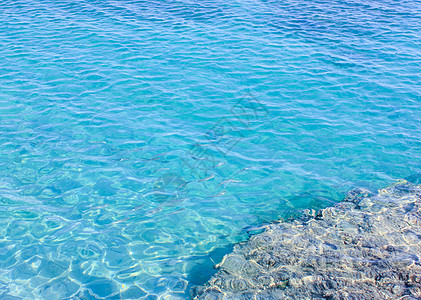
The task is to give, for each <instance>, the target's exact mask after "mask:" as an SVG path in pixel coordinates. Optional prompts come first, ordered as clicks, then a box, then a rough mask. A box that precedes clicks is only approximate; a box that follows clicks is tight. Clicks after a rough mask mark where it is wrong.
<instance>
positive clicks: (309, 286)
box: [193, 182, 421, 299]
mask: <svg viewBox="0 0 421 300" xmlns="http://www.w3.org/2000/svg"><path fill="white" fill-rule="evenodd" d="M420 259H421V185H418V186H417V185H412V184H410V183H408V182H401V183H399V184H396V185H395V186H392V187H390V188H387V189H383V190H380V191H379V192H378V194H376V195H371V194H370V192H369V191H367V190H364V189H356V190H353V191H351V192H350V193H348V195H347V197H346V198H345V200H344V201H343V202H341V203H338V204H336V205H335V206H333V207H329V208H326V209H323V210H321V211H319V212H318V213H307V214H305V217H303V218H302V219H297V220H293V221H291V222H283V223H276V224H272V225H270V226H269V227H268V229H267V230H266V231H265V232H263V233H261V234H258V235H255V236H253V237H252V238H251V239H250V240H249V241H248V242H246V243H243V244H239V245H237V246H235V248H234V251H233V252H232V253H231V254H228V255H226V256H225V257H224V258H223V260H222V262H221V263H220V264H218V265H217V266H216V267H217V268H218V269H219V271H218V272H217V273H216V274H215V275H214V276H213V277H212V278H211V279H210V280H209V282H208V283H207V284H206V285H204V286H198V287H195V288H194V289H193V297H194V298H195V299H421V262H420Z"/></svg>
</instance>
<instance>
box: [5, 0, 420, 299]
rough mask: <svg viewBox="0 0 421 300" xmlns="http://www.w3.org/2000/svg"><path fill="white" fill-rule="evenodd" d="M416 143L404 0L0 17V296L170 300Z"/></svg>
mask: <svg viewBox="0 0 421 300" xmlns="http://www.w3.org/2000/svg"><path fill="white" fill-rule="evenodd" d="M420 137H421V2H420V1H401V0H399V1H398V0H383V1H378V0H373V1H360V0H355V1H351V0H346V1H337V0H329V1H315V0H286V1H264V0H250V1H248V0H234V1H228V2H223V1H219V0H203V1H196V0H191V1H188V0H180V1H172V0H167V1H164V0H162V1H155V0H151V1H128V0H121V1H93V0H92V1H91V0H80V1H77V0H74V1H69V0H64V1H52V0H51V1H47V0H46V1H43V0H40V1H31V0H29V1H14V0H13V1H7V0H6V1H4V0H3V1H0V158H1V159H0V211H1V213H0V298H2V297H6V296H10V297H16V298H18V299H20V298H25V299H65V298H66V297H68V298H70V299H102V298H107V299H120V298H122V299H138V298H139V297H148V296H149V297H151V298H148V299H153V297H154V295H155V296H165V295H166V296H169V297H170V298H171V299H173V298H176V297H180V298H187V297H188V289H189V288H190V287H191V286H192V285H194V284H200V283H203V282H204V281H206V280H207V279H208V278H209V276H210V275H211V274H212V272H214V271H213V269H212V266H213V265H214V263H217V262H218V261H219V260H220V259H221V257H222V256H223V255H224V254H225V253H227V252H229V251H230V249H231V248H232V245H233V244H234V243H236V242H238V241H241V240H244V239H245V238H247V236H248V234H249V233H250V232H255V231H256V230H258V228H257V229H256V228H254V227H253V226H259V225H261V224H264V223H265V222H270V221H273V220H277V219H280V218H286V217H288V216H290V215H294V213H296V212H297V211H298V210H300V209H303V208H314V209H317V208H321V207H326V206H328V205H332V204H333V203H335V202H337V201H340V200H341V199H342V198H343V196H344V194H345V193H346V192H347V191H348V190H349V189H352V188H355V187H366V188H370V189H372V190H375V189H378V188H382V187H384V186H386V185H389V184H391V183H393V182H394V181H395V180H397V179H400V178H405V177H408V176H411V175H414V174H419V173H421V164H420V162H421V142H420ZM411 178H417V175H415V176H413V177H411ZM7 299H15V298H7Z"/></svg>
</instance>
